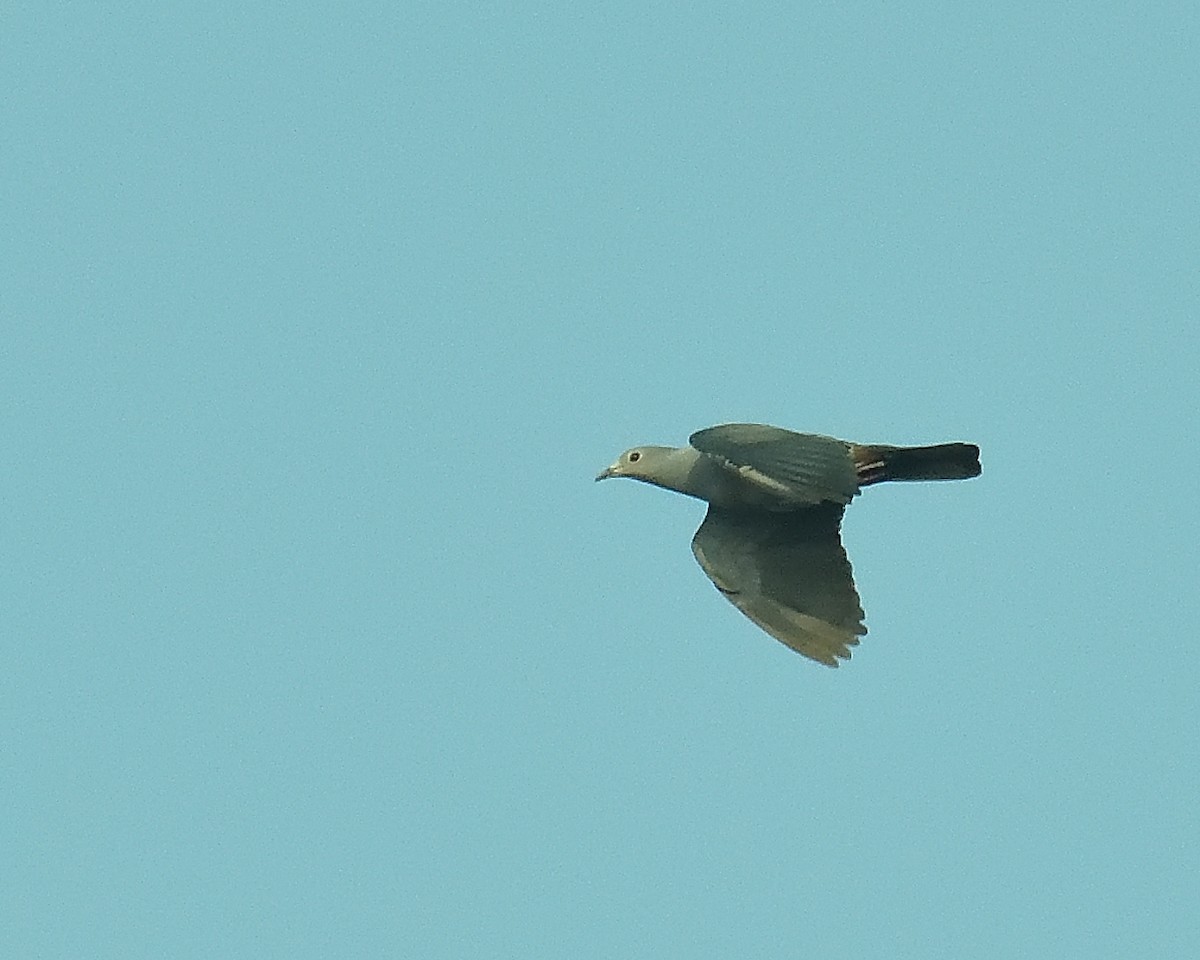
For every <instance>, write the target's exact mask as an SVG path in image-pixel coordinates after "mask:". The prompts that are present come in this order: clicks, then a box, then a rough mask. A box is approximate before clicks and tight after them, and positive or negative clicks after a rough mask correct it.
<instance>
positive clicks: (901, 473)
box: [853, 443, 983, 487]
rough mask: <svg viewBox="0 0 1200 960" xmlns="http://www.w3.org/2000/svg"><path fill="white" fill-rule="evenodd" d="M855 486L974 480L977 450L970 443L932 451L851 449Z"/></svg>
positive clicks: (945, 445) (941, 445) (944, 445)
mask: <svg viewBox="0 0 1200 960" xmlns="http://www.w3.org/2000/svg"><path fill="white" fill-rule="evenodd" d="M853 453H854V465H855V468H856V469H857V471H858V483H859V486H863V487H865V486H867V485H868V484H871V483H882V482H883V481H885V480H967V479H969V478H971V477H977V476H979V474H980V471H981V470H982V469H983V468H982V467H980V465H979V448H978V447H977V446H975V444H973V443H939V444H937V445H936V446H932V447H885V446H880V445H879V444H873V445H870V446H859V445H857V444H856V445H855V446H854V447H853Z"/></svg>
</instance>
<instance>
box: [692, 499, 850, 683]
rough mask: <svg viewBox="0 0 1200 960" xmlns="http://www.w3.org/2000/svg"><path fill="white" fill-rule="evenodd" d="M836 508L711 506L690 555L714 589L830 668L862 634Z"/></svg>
mask: <svg viewBox="0 0 1200 960" xmlns="http://www.w3.org/2000/svg"><path fill="white" fill-rule="evenodd" d="M842 509H843V508H842V507H841V506H840V505H835V504H822V505H821V506H816V507H812V508H809V509H805V510H797V511H794V512H790V513H767V512H762V511H737V510H726V509H722V508H718V507H709V509H708V515H707V516H706V517H705V518H704V522H703V523H702V524H700V529H699V530H697V531H696V535H695V536H694V537H693V538H692V552H693V553H694V554H695V555H696V560H697V561H699V563H700V566H701V567H702V568H703V569H704V572H705V573H706V574H708V577H709V579H710V580H712V582H713V583H714V584H715V585H716V587H717V589H718V590H720V591H721V593H723V594H724V595H725V597H726V598H727V599H728V600H729V601H730V602H731V603H733V605H734V606H736V607H737V608H738V609H739V610H741V611H742V613H744V614H745V615H746V616H747V617H749V618H750V619H751V620H753V621H754V622H755V623H757V624H758V625H759V626H760V627H762V628H763V629H764V630H765V631H767V633H769V634H770V635H771V636H773V637H774V638H775V639H777V640H780V641H782V642H783V643H785V644H787V645H788V646H789V647H791V648H792V649H793V650H795V651H797V652H798V653H802V654H804V656H806V657H810V658H811V659H813V660H817V661H819V662H820V663H824V664H826V665H827V666H830V667H836V666H837V665H838V658H839V657H840V658H842V659H843V660H848V659H850V647H852V646H854V645H856V644H857V643H858V641H859V638H860V637H861V636H863V635H864V634H865V633H866V632H867V628H866V627H865V626H864V625H863V611H862V606H861V605H860V604H859V600H858V593H857V592H856V591H855V589H854V579H853V576H852V575H851V571H850V561H849V560H847V559H846V551H845V550H844V549H842V542H841V538H840V537H839V535H838V528H839V526H840V524H841V519H842Z"/></svg>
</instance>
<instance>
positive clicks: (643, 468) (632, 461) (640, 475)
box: [596, 447, 675, 480]
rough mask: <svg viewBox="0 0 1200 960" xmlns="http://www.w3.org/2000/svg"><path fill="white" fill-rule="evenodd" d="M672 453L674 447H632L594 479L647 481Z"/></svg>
mask: <svg viewBox="0 0 1200 960" xmlns="http://www.w3.org/2000/svg"><path fill="white" fill-rule="evenodd" d="M674 452H675V448H674V447H633V448H631V449H629V450H626V451H625V452H624V453H623V454H621V455H620V456H619V457H617V460H616V462H615V463H613V464H612V465H611V466H608V467H605V468H604V469H603V470H601V471H600V474H599V475H598V476H597V477H596V479H597V480H607V479H608V478H609V477H631V478H633V479H634V480H649V479H650V478H652V477H654V476H655V475H656V471H657V470H658V469H659V468H660V467H661V465H662V464H663V462H664V460H665V459H666V457H667V456H668V455H669V454H672V453H674Z"/></svg>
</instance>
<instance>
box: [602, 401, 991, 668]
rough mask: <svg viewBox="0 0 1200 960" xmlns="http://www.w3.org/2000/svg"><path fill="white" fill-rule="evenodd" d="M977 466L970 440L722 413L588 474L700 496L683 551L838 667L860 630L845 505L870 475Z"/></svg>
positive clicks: (741, 604) (962, 470)
mask: <svg viewBox="0 0 1200 960" xmlns="http://www.w3.org/2000/svg"><path fill="white" fill-rule="evenodd" d="M979 473H980V466H979V448H978V447H976V446H974V445H972V444H967V443H947V444H939V445H937V446H932V447H894V446H885V445H879V444H856V443H848V442H846V441H844V440H836V439H834V438H833V437H823V436H819V435H817V434H807V433H793V432H792V431H790V430H784V429H782V428H780V427H769V426H765V425H762V424H748V423H731V424H724V425H722V426H718V427H710V428H708V429H707V430H700V431H698V432H697V433H694V434H692V436H691V438H690V439H689V445H688V446H686V447H655V446H647V447H634V448H633V449H631V450H626V451H625V453H623V454H621V456H620V458H618V460H617V462H616V463H614V464H613V465H612V466H610V467H608V468H607V469H606V470H604V471H603V472H602V473H601V474H600V476H598V477H597V478H596V479H597V480H603V479H606V478H608V477H629V478H631V479H634V480H641V481H643V482H646V483H652V484H654V485H656V486H660V487H664V488H666V489H668V490H675V491H677V492H679V493H684V494H687V495H688V496H692V497H697V498H698V499H701V500H705V501H707V503H708V505H709V508H708V514H707V516H706V517H705V518H704V522H703V523H702V524H701V525H700V529H698V530H697V531H696V535H695V536H694V537H693V539H692V552H693V553H694V554H695V556H696V560H697V561H698V562H699V563H700V566H701V567H702V568H703V570H704V572H705V573H706V574H708V577H709V579H710V580H712V582H713V583H714V584H715V585H716V587H717V589H718V590H720V591H721V593H722V594H724V595H725V597H726V598H727V599H729V601H730V602H732V603H733V604H734V605H735V606H736V607H737V608H738V609H739V610H741V611H742V612H743V613H744V614H746V616H748V617H749V618H750V619H751V620H753V621H754V622H755V623H757V624H758V625H759V626H760V627H762V628H763V629H764V630H765V631H766V632H767V633H769V634H770V635H771V636H773V637H775V638H776V639H778V640H780V641H782V642H783V643H785V644H787V645H788V646H789V647H791V648H792V649H794V650H796V651H798V652H799V653H802V654H804V655H805V656H807V657H810V658H812V659H814V660H817V661H819V662H821V663H824V664H827V665H828V666H832V667H836V666H837V664H838V659H839V658H840V659H849V657H850V647H852V646H854V645H855V644H857V643H858V641H859V638H860V637H862V636H863V635H864V634H865V633H866V632H867V628H866V626H865V625H864V624H863V622H862V621H863V612H862V608H861V606H860V605H859V601H858V594H857V592H856V591H855V589H854V581H853V578H852V575H851V571H850V563H849V561H848V560H847V559H846V553H845V551H844V550H843V549H842V544H841V539H840V535H839V530H840V525H841V519H842V513H843V511H844V510H845V506H846V504H848V503H849V502H850V500H851V499H852V498H853V497H854V496H855V495H856V494H858V492H859V490H860V489H861V488H862V487H864V486H867V485H869V484H873V483H880V482H883V481H887V480H960V479H967V478H969V477H975V476H978V475H979Z"/></svg>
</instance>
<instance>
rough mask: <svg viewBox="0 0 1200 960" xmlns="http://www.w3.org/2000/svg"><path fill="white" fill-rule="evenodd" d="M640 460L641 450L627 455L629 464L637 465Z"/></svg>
mask: <svg viewBox="0 0 1200 960" xmlns="http://www.w3.org/2000/svg"><path fill="white" fill-rule="evenodd" d="M641 459H642V451H641V450H634V451H632V452H631V453H630V454H629V462H630V463H637V462H638V461H639V460H641Z"/></svg>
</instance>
